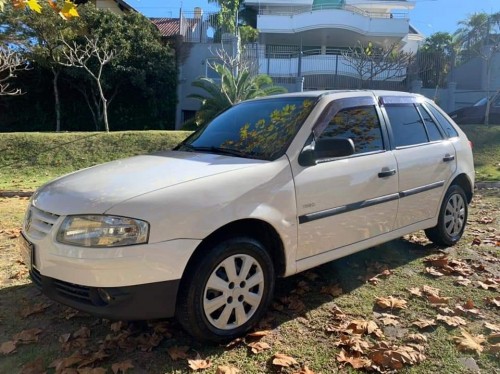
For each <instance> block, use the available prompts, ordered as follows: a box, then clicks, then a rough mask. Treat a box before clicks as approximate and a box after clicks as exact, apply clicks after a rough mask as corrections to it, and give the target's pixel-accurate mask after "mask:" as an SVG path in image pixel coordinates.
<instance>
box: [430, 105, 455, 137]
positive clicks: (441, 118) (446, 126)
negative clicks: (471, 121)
mask: <svg viewBox="0 0 500 374" xmlns="http://www.w3.org/2000/svg"><path fill="white" fill-rule="evenodd" d="M425 107H426V108H427V109H429V110H430V112H431V114H432V115H433V116H434V118H436V120H437V121H438V122H439V124H440V125H441V127H442V128H443V129H444V131H445V132H446V135H448V137H449V138H454V137H457V136H458V132H457V130H455V129H454V128H453V125H452V124H451V123H450V121H448V120H447V119H446V118H445V116H443V115H442V114H441V112H440V111H439V110H437V109H436V108H435V107H434V105H432V104H429V103H425Z"/></svg>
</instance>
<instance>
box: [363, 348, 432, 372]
mask: <svg viewBox="0 0 500 374" xmlns="http://www.w3.org/2000/svg"><path fill="white" fill-rule="evenodd" d="M368 357H369V358H370V359H371V360H372V362H373V363H374V364H376V365H377V366H380V367H382V368H384V369H395V370H399V369H402V368H403V366H404V365H405V364H407V365H414V364H418V363H419V362H422V361H423V360H425V358H426V357H425V356H424V355H423V354H422V353H421V352H420V351H418V350H416V349H415V348H414V347H412V346H391V345H389V344H388V343H386V342H380V343H378V345H377V346H375V347H374V348H373V350H372V351H371V352H370V353H369V355H368Z"/></svg>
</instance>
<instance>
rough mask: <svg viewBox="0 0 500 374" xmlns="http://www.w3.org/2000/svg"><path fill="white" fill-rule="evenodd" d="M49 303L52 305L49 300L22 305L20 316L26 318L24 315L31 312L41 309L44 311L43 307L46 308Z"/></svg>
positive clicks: (26, 315) (39, 311) (37, 311)
mask: <svg viewBox="0 0 500 374" xmlns="http://www.w3.org/2000/svg"><path fill="white" fill-rule="evenodd" d="M51 305H52V303H50V302H45V303H37V304H33V305H28V306H26V307H24V308H23V310H21V317H23V318H26V317H28V316H31V315H33V314H37V313H42V312H43V311H45V309H47V308H48V307H50V306H51Z"/></svg>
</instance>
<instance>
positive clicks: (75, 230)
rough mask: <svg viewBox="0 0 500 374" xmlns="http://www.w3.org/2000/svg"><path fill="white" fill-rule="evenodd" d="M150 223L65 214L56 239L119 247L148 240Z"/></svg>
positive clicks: (129, 219)
mask: <svg viewBox="0 0 500 374" xmlns="http://www.w3.org/2000/svg"><path fill="white" fill-rule="evenodd" d="M148 233H149V224H148V223H147V222H144V221H140V220H138V219H133V218H126V217H117V216H98V215H86V216H68V217H66V218H65V219H64V221H63V223H62V224H61V227H60V228H59V232H58V233H57V241H58V242H60V243H64V244H71V245H77V246H81V247H118V246H124V245H133V244H141V243H147V241H148Z"/></svg>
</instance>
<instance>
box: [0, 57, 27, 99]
mask: <svg viewBox="0 0 500 374" xmlns="http://www.w3.org/2000/svg"><path fill="white" fill-rule="evenodd" d="M22 70H29V67H28V65H27V64H26V63H25V61H24V60H22V59H21V57H20V55H19V54H18V53H17V52H16V51H14V50H12V49H10V48H8V47H0V96H7V95H8V96H14V95H21V93H22V92H21V89H20V88H11V87H10V82H8V81H9V80H11V79H12V78H15V77H16V76H17V74H16V73H17V72H18V71H22Z"/></svg>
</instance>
